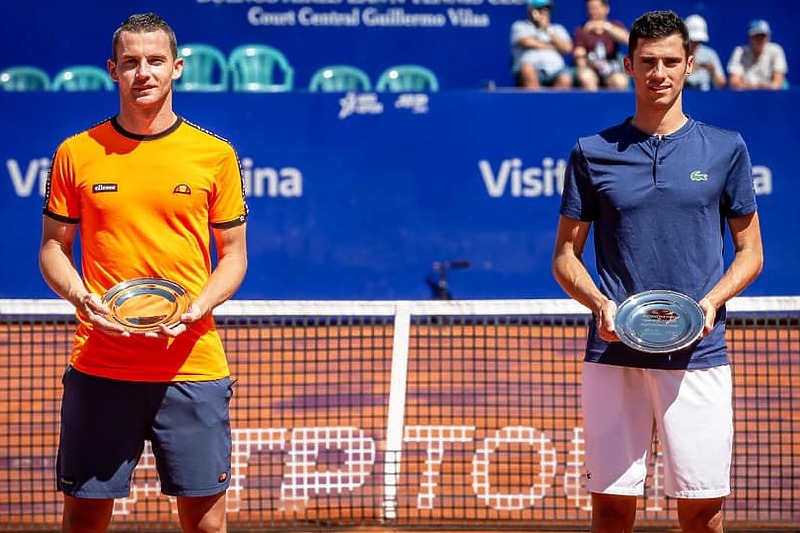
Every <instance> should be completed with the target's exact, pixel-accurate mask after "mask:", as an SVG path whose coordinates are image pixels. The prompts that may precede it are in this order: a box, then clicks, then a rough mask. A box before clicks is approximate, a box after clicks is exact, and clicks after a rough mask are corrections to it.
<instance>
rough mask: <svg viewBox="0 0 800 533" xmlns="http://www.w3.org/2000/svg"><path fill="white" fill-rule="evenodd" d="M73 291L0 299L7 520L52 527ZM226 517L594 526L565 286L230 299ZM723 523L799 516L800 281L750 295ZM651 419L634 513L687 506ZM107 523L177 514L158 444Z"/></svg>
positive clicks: (763, 523) (295, 526)
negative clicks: (666, 480)
mask: <svg viewBox="0 0 800 533" xmlns="http://www.w3.org/2000/svg"><path fill="white" fill-rule="evenodd" d="M73 313H74V310H73V309H72V308H71V307H69V306H68V305H66V304H65V303H64V302H61V301H57V300H0V369H2V373H3V375H4V379H3V380H2V381H0V530H33V529H36V530H57V529H58V527H59V520H60V513H61V505H62V504H61V497H60V496H59V495H58V494H57V493H56V492H55V488H54V485H55V483H54V468H55V465H54V461H55V454H56V447H57V441H58V421H59V407H60V406H59V398H60V387H61V385H60V379H61V375H62V373H63V371H64V368H65V363H66V358H67V354H68V353H69V349H70V347H71V342H72V333H73V329H74V326H75V320H74V316H73ZM216 316H217V324H218V328H219V330H220V333H221V335H222V337H223V341H224V343H225V346H226V349H227V352H228V358H229V360H230V363H231V368H232V373H233V377H234V378H236V379H237V380H238V381H237V384H236V386H235V397H234V399H233V401H232V404H231V416H232V424H233V468H232V472H231V488H230V491H229V493H228V500H227V508H228V519H229V528H230V529H232V530H236V529H240V530H245V529H258V530H266V531H268V530H281V531H285V530H287V529H291V530H303V529H309V530H318V529H319V528H329V529H335V528H339V527H356V526H384V527H387V528H392V527H410V528H418V529H439V530H441V529H445V528H446V529H459V528H471V529H475V528H476V527H484V528H486V529H503V528H504V529H528V530H535V529H537V528H541V529H548V530H557V529H566V528H570V527H585V525H586V524H587V522H588V519H589V511H590V506H589V497H588V495H587V493H586V492H585V489H584V486H583V467H582V463H583V432H582V421H581V414H580V368H581V359H582V354H583V348H584V345H585V335H586V326H587V323H588V318H589V315H588V313H587V311H586V309H584V308H583V307H581V306H579V305H578V304H576V303H575V302H573V301H570V300H487V301H459V300H455V301H360V302H357V301H278V302H273V301H231V302H227V303H226V304H224V305H223V306H221V307H220V308H219V309H218V310H217V312H216ZM728 324H729V327H728V342H729V349H730V355H731V359H732V361H733V366H732V369H733V374H734V385H735V429H736V433H735V443H734V467H733V472H732V484H733V493H732V495H731V497H730V498H729V499H728V501H727V502H726V506H725V517H726V521H727V526H728V529H730V530H735V529H739V530H753V529H758V528H764V529H773V530H775V529H779V530H780V529H786V530H790V529H791V530H795V528H796V527H797V524H798V523H800V476H797V464H798V463H800V415H799V414H798V413H800V297H776V298H737V299H734V300H733V301H732V302H731V303H730V304H729V318H728ZM662 467H663V465H662V461H661V458H660V454H659V449H658V443H657V442H656V439H655V438H654V442H653V453H652V454H651V456H650V462H649V472H650V475H649V476H648V483H647V487H646V496H645V498H642V499H640V504H639V508H638V510H637V514H638V523H639V524H640V525H641V526H643V527H644V528H652V529H659V530H665V529H667V528H669V527H674V525H675V523H676V522H675V520H676V516H675V502H674V501H673V500H671V499H669V498H667V497H666V496H665V495H664V492H663V477H662ZM114 515H115V516H114V520H113V522H112V527H113V528H117V529H120V528H121V529H126V530H128V529H170V528H173V527H175V524H176V515H175V504H174V501H173V500H172V499H170V498H168V497H166V496H161V495H160V488H159V483H158V478H157V476H156V474H155V466H154V459H153V455H152V451H151V449H150V448H149V447H146V448H145V452H144V454H143V456H142V459H141V461H140V463H139V465H138V466H137V469H136V472H135V475H134V480H133V487H132V492H131V495H130V497H128V498H125V499H120V500H117V501H116V503H115V507H114Z"/></svg>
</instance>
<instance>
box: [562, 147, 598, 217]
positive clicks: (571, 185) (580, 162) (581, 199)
mask: <svg viewBox="0 0 800 533" xmlns="http://www.w3.org/2000/svg"><path fill="white" fill-rule="evenodd" d="M591 192H592V186H591V180H590V177H589V164H588V162H587V161H586V157H585V156H584V154H583V150H582V149H581V146H580V142H578V143H576V144H575V146H574V147H573V148H572V152H571V153H570V155H569V161H568V163H567V168H566V170H565V172H564V191H563V192H562V194H561V209H560V213H561V214H562V215H564V216H565V217H568V218H572V219H575V220H581V221H584V222H588V221H590V220H593V219H594V208H593V204H592V195H591Z"/></svg>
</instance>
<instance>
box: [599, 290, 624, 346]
mask: <svg viewBox="0 0 800 533" xmlns="http://www.w3.org/2000/svg"><path fill="white" fill-rule="evenodd" d="M616 316H617V304H616V303H615V302H614V301H613V300H606V302H605V303H604V304H603V306H602V307H601V308H600V310H599V311H597V312H596V313H595V317H597V332H598V334H599V335H600V338H601V339H603V340H604V341H606V342H619V337H618V336H617V329H616V327H614V318H615V317H616Z"/></svg>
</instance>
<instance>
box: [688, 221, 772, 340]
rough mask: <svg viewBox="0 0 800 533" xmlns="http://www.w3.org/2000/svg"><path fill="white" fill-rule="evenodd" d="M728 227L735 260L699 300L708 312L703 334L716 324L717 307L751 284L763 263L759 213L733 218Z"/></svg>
mask: <svg viewBox="0 0 800 533" xmlns="http://www.w3.org/2000/svg"><path fill="white" fill-rule="evenodd" d="M728 227H729V228H730V231H731V238H732V240H733V247H734V257H733V262H732V263H731V264H730V266H729V267H728V269H727V270H726V271H725V274H724V275H723V276H722V278H721V279H720V280H719V281H718V282H717V284H716V285H714V287H713V288H712V289H711V291H709V293H708V294H706V295H705V297H703V299H701V300H700V302H698V303H699V304H700V307H701V308H702V309H703V312H704V313H705V328H704V330H703V334H704V335H706V334H708V333H709V332H710V331H711V329H712V328H713V327H714V320H715V318H716V315H717V309H719V308H720V307H722V306H723V305H724V304H725V302H727V301H728V300H730V299H731V298H733V297H734V296H736V295H737V294H739V293H740V292H742V291H743V290H744V289H745V288H746V287H747V286H748V285H750V283H752V281H753V280H754V279H756V277H757V276H758V275H759V273H761V269H762V267H763V266H764V249H763V246H762V244H761V229H760V227H759V222H758V212H753V213H750V214H749V215H745V216H743V217H738V218H731V219H729V220H728Z"/></svg>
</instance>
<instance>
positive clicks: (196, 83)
mask: <svg viewBox="0 0 800 533" xmlns="http://www.w3.org/2000/svg"><path fill="white" fill-rule="evenodd" d="M178 56H179V57H181V58H183V72H181V77H180V78H178V79H177V80H175V81H174V82H173V84H172V87H173V88H174V89H175V90H176V91H187V92H188V91H194V92H207V93H214V92H222V91H227V90H228V59H227V58H226V57H225V54H223V53H222V52H221V51H220V50H219V49H218V48H216V47H214V46H211V45H209V44H201V43H196V44H195V43H193V44H185V45H183V46H179V47H178Z"/></svg>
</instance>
